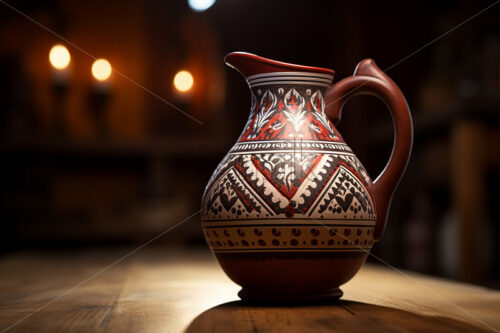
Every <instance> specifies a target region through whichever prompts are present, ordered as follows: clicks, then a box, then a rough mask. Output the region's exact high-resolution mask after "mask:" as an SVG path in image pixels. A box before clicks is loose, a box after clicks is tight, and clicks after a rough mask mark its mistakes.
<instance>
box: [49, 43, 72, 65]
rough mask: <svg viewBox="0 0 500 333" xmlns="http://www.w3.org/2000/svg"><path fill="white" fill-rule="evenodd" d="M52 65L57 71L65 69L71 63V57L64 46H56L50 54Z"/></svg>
mask: <svg viewBox="0 0 500 333" xmlns="http://www.w3.org/2000/svg"><path fill="white" fill-rule="evenodd" d="M49 61H50V64H51V65H52V66H53V67H54V68H56V69H65V68H66V67H68V65H69V63H70V62H71V55H70V54H69V51H68V49H67V48H66V47H65V46H64V45H60V44H56V45H54V46H52V48H51V49H50V52H49Z"/></svg>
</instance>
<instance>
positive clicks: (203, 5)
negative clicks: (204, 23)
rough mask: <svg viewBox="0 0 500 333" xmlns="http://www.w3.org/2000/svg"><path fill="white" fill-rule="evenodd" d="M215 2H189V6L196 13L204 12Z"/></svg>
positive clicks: (212, 0) (193, 0)
mask: <svg viewBox="0 0 500 333" xmlns="http://www.w3.org/2000/svg"><path fill="white" fill-rule="evenodd" d="M214 3H215V0H188V5H189V7H191V9H192V10H194V11H195V12H202V11H204V10H207V9H208V8H210V7H212V5H213V4H214Z"/></svg>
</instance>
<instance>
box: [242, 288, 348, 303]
mask: <svg viewBox="0 0 500 333" xmlns="http://www.w3.org/2000/svg"><path fill="white" fill-rule="evenodd" d="M343 294H344V293H343V292H342V290H340V288H334V289H329V290H314V291H271V290H250V289H246V288H243V289H241V290H240V292H239V293H238V296H239V297H240V298H241V299H242V300H244V301H278V302H293V301H318V300H321V301H336V300H338V299H339V298H340V297H342V295H343Z"/></svg>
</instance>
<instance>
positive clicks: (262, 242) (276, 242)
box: [208, 238, 373, 247]
mask: <svg viewBox="0 0 500 333" xmlns="http://www.w3.org/2000/svg"><path fill="white" fill-rule="evenodd" d="M208 243H209V244H210V245H211V246H218V247H221V246H231V247H234V246H239V245H240V243H239V242H233V241H227V243H226V242H224V241H222V242H221V241H208ZM257 243H258V244H259V245H260V246H266V245H267V243H266V241H265V240H263V239H259V240H258V241H257ZM271 243H272V245H274V246H278V245H287V242H286V241H283V242H282V243H280V241H279V240H277V239H276V238H274V239H273V240H272V241H271ZM309 243H310V245H313V246H317V245H325V244H328V245H330V246H332V245H335V241H334V240H333V239H329V240H328V242H325V241H322V242H318V240H317V239H312V240H311V241H310V242H309ZM349 243H351V244H354V245H358V246H361V245H372V244H373V241H372V240H366V239H365V240H364V241H363V242H362V241H360V240H359V239H356V240H354V242H352V241H348V240H347V239H344V240H343V241H337V245H341V244H342V245H344V246H346V245H348V244H349ZM302 244H303V245H308V242H307V241H303V242H302ZM241 245H243V246H250V245H252V246H254V245H255V242H248V241H247V240H245V239H244V240H242V241H241ZM290 245H292V246H298V245H299V241H298V240H297V239H295V238H294V239H292V240H291V241H290Z"/></svg>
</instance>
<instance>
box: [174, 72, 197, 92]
mask: <svg viewBox="0 0 500 333" xmlns="http://www.w3.org/2000/svg"><path fill="white" fill-rule="evenodd" d="M193 83H194V79H193V75H191V73H189V72H188V71H179V72H177V74H175V77H174V87H175V89H177V90H178V91H180V92H186V91H189V90H190V89H191V88H192V87H193Z"/></svg>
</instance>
